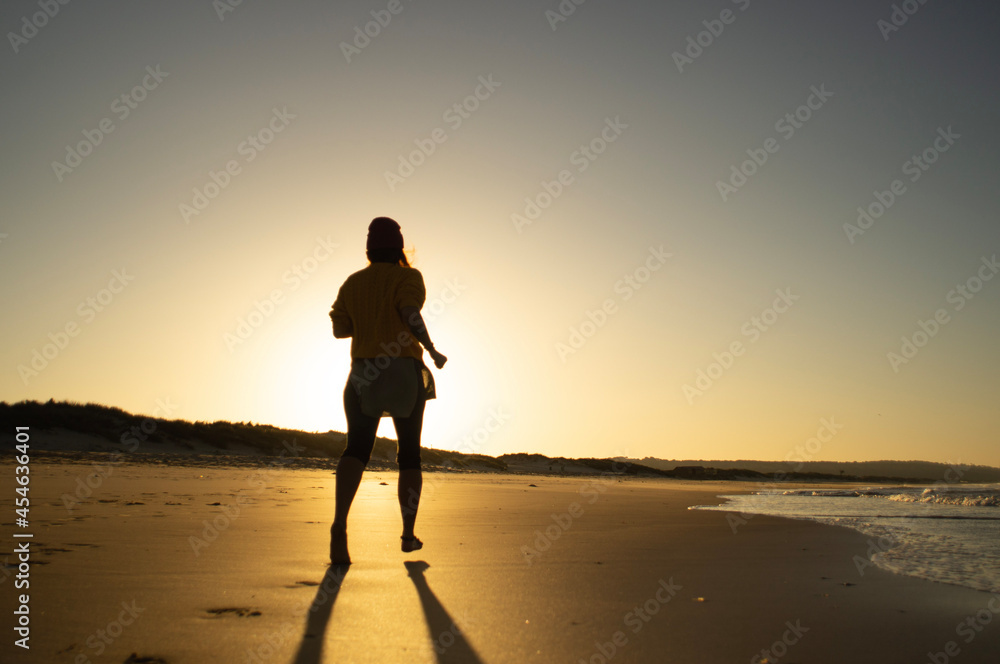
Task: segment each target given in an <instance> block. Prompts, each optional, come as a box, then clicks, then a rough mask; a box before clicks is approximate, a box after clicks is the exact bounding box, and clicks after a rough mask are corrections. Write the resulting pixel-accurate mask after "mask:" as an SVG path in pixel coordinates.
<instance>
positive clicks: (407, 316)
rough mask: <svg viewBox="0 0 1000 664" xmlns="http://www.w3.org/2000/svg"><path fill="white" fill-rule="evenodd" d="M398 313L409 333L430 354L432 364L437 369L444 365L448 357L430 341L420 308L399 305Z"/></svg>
mask: <svg viewBox="0 0 1000 664" xmlns="http://www.w3.org/2000/svg"><path fill="white" fill-rule="evenodd" d="M399 315H400V316H401V317H402V318H403V322H404V323H406V326H407V327H408V328H409V329H410V334H412V335H413V336H414V337H415V338H416V340H417V341H419V342H420V345H421V346H423V347H424V349H425V350H426V351H427V352H428V353H429V354H430V356H431V359H433V360H434V366H436V367H437V368H438V369H440V368H441V367H443V366H444V363H445V362H447V361H448V358H447V357H445V356H444V355H442V354H441V353H439V352H438V351H437V349H435V348H434V344H433V343H432V342H431V337H430V335H429V334H428V333H427V325H426V324H425V323H424V317H423V316H421V315H420V310H419V309H417V308H416V307H414V306H407V307H400V308H399Z"/></svg>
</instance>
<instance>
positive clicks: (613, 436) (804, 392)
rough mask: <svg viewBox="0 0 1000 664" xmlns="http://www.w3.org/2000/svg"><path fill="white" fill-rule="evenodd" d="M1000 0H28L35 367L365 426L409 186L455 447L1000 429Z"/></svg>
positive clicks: (22, 307) (16, 334) (163, 408)
mask: <svg viewBox="0 0 1000 664" xmlns="http://www.w3.org/2000/svg"><path fill="white" fill-rule="evenodd" d="M46 11H48V14H46V13H45V12H46ZM998 19H1000V8H998V7H997V6H996V5H995V4H994V3H990V2H986V1H985V0H978V1H965V2H951V3H949V2H942V1H941V0H929V1H927V2H925V3H923V4H920V3H917V2H916V1H915V0H910V1H909V2H903V3H896V4H893V3H891V2H888V1H886V2H871V1H869V0H847V1H844V2H838V3H828V2H827V3H824V2H815V1H813V2H795V3H765V2H761V1H759V0H738V1H731V0H715V1H713V2H695V1H694V0H683V1H678V2H670V3H655V2H639V1H626V2H614V3H612V2H608V1H606V0H589V1H588V2H582V3H581V4H576V3H575V2H571V1H570V0H563V1H562V2H558V1H557V0H547V1H541V2H528V1H526V0H512V1H510V2H504V3H497V2H485V1H482V0H463V1H462V2H459V1H458V0H442V1H432V0H398V1H397V0H392V1H390V0H376V1H374V2H361V1H356V0H347V1H345V2H337V3H328V2H320V1H319V0H301V1H298V2H282V3H277V2H264V1H263V0H244V1H243V2H241V3H238V4H237V3H234V2H231V1H229V2H227V0H217V1H216V2H211V1H210V0H198V1H185V2H172V3H151V2H134V1H130V2H124V1H109V2H103V3H82V2H73V3H67V4H58V3H56V2H49V3H47V2H45V0H42V1H41V2H39V1H38V0H35V1H34V2H28V1H21V0H11V1H9V2H5V3H4V4H3V7H2V8H0V27H2V29H3V31H4V33H5V34H6V39H5V44H4V45H3V46H2V47H0V49H2V50H3V52H2V53H0V89H2V90H3V106H2V118H3V122H2V127H3V130H2V135H0V136H2V137H0V141H2V143H0V150H2V154H3V159H2V160H0V199H2V200H3V214H2V217H0V283H2V287H0V307H2V310H3V311H4V312H5V314H6V315H5V320H4V323H3V327H2V328H0V329H2V332H0V400H4V401H7V402H16V401H20V400H23V399H36V400H48V399H50V398H54V399H56V400H73V401H80V402H99V403H105V404H110V405H114V406H118V407H121V408H124V409H125V410H128V411H131V412H136V413H143V414H156V415H158V416H167V417H170V418H182V419H187V420H207V421H214V420H218V419H223V420H231V421H252V422H259V423H267V424H274V425H277V426H282V427H290V428H297V429H303V430H308V431H327V430H330V429H333V430H338V431H343V430H344V429H345V427H346V421H345V418H344V413H343V405H342V390H343V386H344V383H345V381H346V377H347V369H348V365H349V346H350V343H349V341H347V340H336V339H334V338H333V336H332V331H331V327H330V320H329V318H328V312H329V309H330V306H331V304H332V302H333V300H334V299H335V297H336V293H337V289H338V288H339V286H340V284H341V283H342V282H343V280H344V279H345V278H346V277H347V276H348V275H349V274H351V273H352V272H354V271H356V270H359V269H361V268H363V267H364V266H365V264H366V260H365V257H364V243H365V235H366V229H367V224H368V222H369V221H370V220H371V219H372V218H373V217H376V216H390V217H393V218H394V219H396V220H397V221H399V223H400V224H401V226H402V229H403V235H404V238H405V242H406V247H407V250H409V251H412V252H413V260H414V266H415V267H417V268H418V269H419V270H420V271H421V273H422V275H423V277H424V281H425V283H426V286H427V295H428V299H427V303H426V304H425V307H424V310H423V311H424V316H425V318H426V320H427V322H428V327H429V330H430V334H431V337H432V339H433V340H434V341H435V344H436V346H437V347H438V349H439V350H440V351H441V352H443V353H444V354H445V355H447V356H448V357H449V361H448V364H447V365H446V366H445V367H444V368H443V369H442V370H435V371H434V373H435V377H436V382H437V388H438V394H439V396H438V399H437V400H436V401H432V402H431V403H429V404H428V407H427V411H426V416H425V425H424V437H423V442H424V444H425V445H427V446H430V447H437V448H442V449H453V450H461V451H465V452H477V453H483V454H490V455H499V454H504V453H509V452H538V453H542V454H546V455H549V456H557V455H562V456H571V457H589V456H593V457H609V456H620V455H624V456H630V457H646V456H654V457H659V458H664V459H771V460H778V459H790V460H794V461H802V460H839V461H859V460H872V459H923V460H930V461H940V462H945V463H950V464H956V465H958V464H988V465H994V466H1000V445H998V442H1000V440H998V433H997V432H998V430H1000V411H998V410H997V408H996V394H997V389H996V388H997V381H996V368H997V366H998V364H1000V347H998V344H997V343H996V338H997V335H996V331H997V329H998V327H1000V306H998V304H1000V279H997V278H994V277H995V276H996V274H997V271H998V270H1000V265H998V264H997V263H996V257H997V255H998V253H1000V224H998V222H997V209H998V197H1000V194H998V190H997V187H996V173H997V168H996V155H997V154H998V150H1000V129H998V126H997V123H996V118H997V117H1000V96H998V88H997V86H996V81H997V80H998V79H1000V71H998V70H1000V57H998V55H1000V53H998V50H1000V47H998V46H997V44H996V41H995V39H994V34H993V32H994V26H995V25H997V23H998ZM29 424H30V423H29ZM380 433H381V434H382V435H387V436H390V437H391V436H393V431H392V426H391V422H390V421H388V420H384V421H383V423H382V426H381V429H380Z"/></svg>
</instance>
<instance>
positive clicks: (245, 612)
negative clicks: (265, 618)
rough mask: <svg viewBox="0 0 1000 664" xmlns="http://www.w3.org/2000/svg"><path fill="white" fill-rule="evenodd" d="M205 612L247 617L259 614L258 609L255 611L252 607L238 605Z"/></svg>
mask: <svg viewBox="0 0 1000 664" xmlns="http://www.w3.org/2000/svg"><path fill="white" fill-rule="evenodd" d="M206 613H211V614H213V615H216V616H224V615H234V616H238V617H240V618H248V617H255V616H259V615H261V613H260V611H255V610H254V609H247V608H240V607H229V608H225V609H209V610H208V611H207V612H206Z"/></svg>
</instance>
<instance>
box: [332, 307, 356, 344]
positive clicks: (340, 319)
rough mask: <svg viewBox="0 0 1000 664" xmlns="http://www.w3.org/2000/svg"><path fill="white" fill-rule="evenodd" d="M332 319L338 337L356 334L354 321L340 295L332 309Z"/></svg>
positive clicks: (334, 333)
mask: <svg viewBox="0 0 1000 664" xmlns="http://www.w3.org/2000/svg"><path fill="white" fill-rule="evenodd" d="M330 320H331V321H333V336H335V337H336V338H338V339H346V338H348V337H351V336H354V323H353V322H352V321H351V317H350V315H348V313H347V310H346V309H345V308H344V305H343V302H342V301H341V299H340V298H339V297H338V298H337V300H336V301H335V302H334V303H333V308H332V309H330Z"/></svg>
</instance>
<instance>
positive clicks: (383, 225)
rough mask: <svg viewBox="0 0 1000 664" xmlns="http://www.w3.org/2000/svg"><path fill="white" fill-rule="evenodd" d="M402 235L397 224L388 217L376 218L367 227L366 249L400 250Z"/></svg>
mask: <svg viewBox="0 0 1000 664" xmlns="http://www.w3.org/2000/svg"><path fill="white" fill-rule="evenodd" d="M402 248H403V233H402V232H401V231H400V230H399V224H397V223H396V222H395V221H394V220H392V219H390V218H389V217H376V218H375V219H372V223H371V224H369V225H368V245H367V247H366V249H402Z"/></svg>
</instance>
